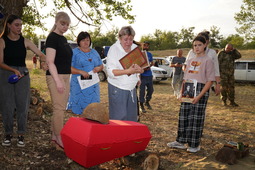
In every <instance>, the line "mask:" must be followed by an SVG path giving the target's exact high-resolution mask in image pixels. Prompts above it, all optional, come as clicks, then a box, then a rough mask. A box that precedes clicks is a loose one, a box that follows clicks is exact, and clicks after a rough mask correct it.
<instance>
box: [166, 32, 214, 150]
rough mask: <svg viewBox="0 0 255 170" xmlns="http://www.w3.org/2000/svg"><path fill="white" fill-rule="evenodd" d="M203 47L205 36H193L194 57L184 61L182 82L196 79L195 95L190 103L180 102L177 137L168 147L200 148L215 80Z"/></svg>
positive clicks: (211, 65)
mask: <svg viewBox="0 0 255 170" xmlns="http://www.w3.org/2000/svg"><path fill="white" fill-rule="evenodd" d="M205 49H206V40H205V38H204V37H203V36H197V37H195V38H194V40H193V51H194V52H195V53H196V57H195V58H192V59H189V60H188V61H187V62H186V63H187V65H186V68H185V71H184V83H185V81H186V80H188V79H193V80H196V81H197V86H196V95H195V96H194V98H193V99H192V101H191V103H187V102H182V103H181V107H180V112H179V125H178V134H177V138H176V141H174V142H171V143H168V144H167V146H168V147H171V148H179V149H187V151H188V152H193V153H194V152H197V151H199V150H200V139H201V136H202V133H203V127H204V119H205V110H206V105H207V101H208V98H209V89H210V87H211V85H212V83H213V81H215V71H214V65H213V61H212V60H211V59H210V58H209V57H208V56H207V55H206V53H205ZM186 145H187V146H186Z"/></svg>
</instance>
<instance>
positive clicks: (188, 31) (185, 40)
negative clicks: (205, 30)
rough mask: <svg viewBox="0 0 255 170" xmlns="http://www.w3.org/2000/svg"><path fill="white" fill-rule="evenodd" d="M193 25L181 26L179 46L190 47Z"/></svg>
mask: <svg viewBox="0 0 255 170" xmlns="http://www.w3.org/2000/svg"><path fill="white" fill-rule="evenodd" d="M194 29H195V27H189V28H182V29H181V32H180V33H179V45H178V46H179V47H180V48H191V46H192V40H193V38H194V33H193V31H194Z"/></svg>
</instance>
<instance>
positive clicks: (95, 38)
mask: <svg viewBox="0 0 255 170" xmlns="http://www.w3.org/2000/svg"><path fill="white" fill-rule="evenodd" d="M118 32H119V30H118V29H117V28H114V29H112V30H111V31H108V32H107V33H105V34H102V33H100V29H96V30H95V31H94V32H90V35H91V39H92V42H93V47H103V46H111V45H112V44H114V43H115V42H116V40H117V35H118Z"/></svg>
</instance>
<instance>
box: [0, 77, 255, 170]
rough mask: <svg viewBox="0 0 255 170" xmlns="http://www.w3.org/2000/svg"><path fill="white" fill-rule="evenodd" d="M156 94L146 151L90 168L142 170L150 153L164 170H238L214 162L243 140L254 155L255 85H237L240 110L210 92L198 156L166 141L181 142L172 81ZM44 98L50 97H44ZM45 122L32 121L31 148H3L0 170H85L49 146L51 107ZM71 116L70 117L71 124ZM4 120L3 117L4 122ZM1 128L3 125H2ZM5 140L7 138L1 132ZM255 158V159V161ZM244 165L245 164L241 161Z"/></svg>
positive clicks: (148, 118) (103, 92)
mask: <svg viewBox="0 0 255 170" xmlns="http://www.w3.org/2000/svg"><path fill="white" fill-rule="evenodd" d="M100 86H101V98H102V100H101V101H102V103H103V104H105V105H106V106H107V105H108V100H107V97H108V96H107V83H106V82H102V83H101V84H100ZM154 88H155V93H154V95H153V99H152V101H151V105H152V106H153V110H152V111H148V112H147V113H145V114H142V115H141V121H140V122H141V123H143V124H145V125H147V126H148V127H149V129H150V132H151V134H152V139H151V141H150V143H149V145H148V147H147V149H146V151H144V152H140V153H138V154H136V156H135V157H128V158H127V159H128V160H129V162H128V163H126V164H123V162H121V161H120V160H118V159H117V160H113V161H109V162H106V163H103V164H101V165H98V166H94V167H91V168H89V169H91V170H93V169H96V170H99V169H111V170H115V169H116V170H117V169H125V170H131V169H142V168H141V165H142V162H143V159H144V156H145V155H146V153H156V154H157V155H158V156H159V157H160V167H159V169H160V170H163V169H165V170H168V169H180V168H181V169H238V168H237V165H236V166H235V165H232V166H229V165H225V164H220V163H219V162H217V161H215V159H214V155H215V153H216V152H217V151H218V150H219V149H220V148H221V147H222V146H223V144H225V143H226V142H227V141H242V142H245V143H247V144H249V146H250V151H251V155H255V126H254V125H255V123H254V120H255V107H254V98H255V93H254V92H255V86H254V85H252V84H242V83H237V84H236V93H237V94H236V98H237V99H236V101H237V103H238V104H239V105H240V106H239V107H234V108H233V107H230V106H228V107H223V106H222V105H221V102H220V100H219V97H216V96H214V94H212V93H211V96H210V98H209V103H208V106H207V115H206V121H205V127H204V134H203V138H202V142H201V147H202V149H201V151H200V152H198V153H195V154H191V153H187V152H186V151H185V150H178V149H171V148H168V147H166V144H167V142H171V141H174V140H175V138H176V132H177V124H178V111H179V106H180V103H179V101H177V100H176V99H175V98H174V96H173V95H172V93H173V91H172V88H171V85H170V81H165V82H161V83H159V84H155V85H154ZM42 96H47V94H46V95H45V94H43V95H42ZM46 106H47V107H45V112H44V114H43V116H42V117H34V116H32V117H33V118H31V116H30V118H29V120H28V134H27V135H26V137H25V140H26V147H25V148H19V147H17V146H16V141H15V140H13V142H12V146H11V147H3V146H0V167H1V169H86V168H84V167H82V166H80V165H78V164H77V163H75V162H73V161H72V160H70V159H68V158H67V157H66V156H65V154H64V152H63V151H59V150H56V149H55V148H54V147H52V146H51V144H50V141H49V139H50V128H49V127H50V116H51V108H50V104H49V102H47V103H46ZM70 116H73V115H71V114H68V113H67V114H66V120H68V118H69V117H70ZM0 119H1V117H0ZM0 127H1V129H2V123H1V124H0ZM0 136H1V137H2V138H3V133H2V131H1V134H0ZM254 157H255V156H254ZM254 157H250V158H249V160H250V161H249V160H248V163H245V166H246V169H250V168H251V169H252V168H254V167H255V162H253V161H254V159H255V158H254ZM239 163H240V161H239ZM244 169H245V167H244Z"/></svg>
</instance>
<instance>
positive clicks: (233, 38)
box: [220, 34, 244, 49]
mask: <svg viewBox="0 0 255 170" xmlns="http://www.w3.org/2000/svg"><path fill="white" fill-rule="evenodd" d="M228 43H230V44H233V46H234V47H235V48H240V49H242V48H244V38H243V37H241V36H240V35H238V34H234V35H229V36H228V37H227V38H225V39H224V38H223V39H222V40H221V43H220V45H221V47H223V48H224V47H225V46H226V44H228Z"/></svg>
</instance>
